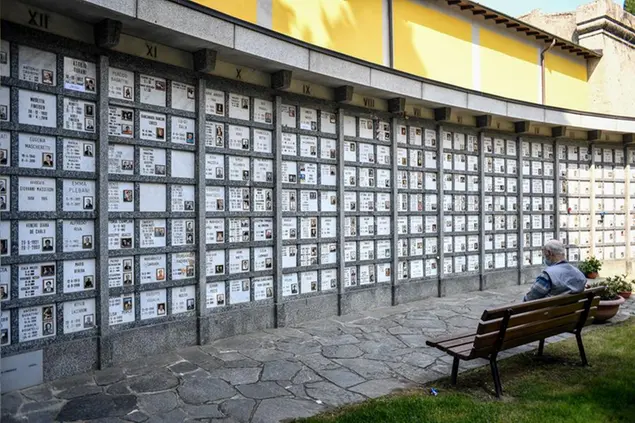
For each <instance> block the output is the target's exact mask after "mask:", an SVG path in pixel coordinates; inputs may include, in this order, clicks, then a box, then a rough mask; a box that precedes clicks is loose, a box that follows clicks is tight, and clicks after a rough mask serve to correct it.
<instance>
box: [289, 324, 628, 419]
mask: <svg viewBox="0 0 635 423" xmlns="http://www.w3.org/2000/svg"><path fill="white" fill-rule="evenodd" d="M583 340H584V345H585V350H586V353H587V358H588V360H589V364H590V366H589V367H582V366H580V364H579V363H580V359H579V355H578V349H577V346H576V343H575V338H573V339H569V340H567V341H564V342H559V343H557V344H551V345H546V346H545V352H544V357H543V358H542V359H541V358H537V357H534V356H533V354H532V353H528V354H522V355H518V356H515V357H512V358H510V359H507V360H503V361H501V362H500V364H499V368H500V372H501V379H502V382H503V391H504V392H503V398H502V399H501V400H497V399H496V397H495V396H494V394H493V383H492V378H491V373H490V371H489V366H486V367H485V368H480V369H476V370H474V371H471V372H468V373H464V374H459V378H458V384H457V388H456V389H453V388H452V387H451V386H450V385H449V378H448V379H444V380H441V381H436V382H433V383H430V384H428V385H426V387H424V388H423V389H422V390H416V391H409V392H401V393H397V394H394V395H392V396H389V397H384V398H381V399H377V400H371V401H367V402H365V403H363V404H359V405H355V406H351V407H347V408H343V409H341V410H337V411H335V412H333V413H330V414H325V415H321V416H317V417H313V418H310V419H306V420H302V421H303V422H305V423H335V422H337V423H362V422H363V423H368V422H382V423H390V422H409V423H410V422H421V423H423V422H461V423H466V422H475V423H476V422H488V423H489V422H505V423H507V422H510V423H519V422H536V423H546V422H558V423H564V422H580V423H595V422H630V423H633V422H635V318H631V319H630V320H628V321H626V322H623V323H621V324H619V325H616V326H611V327H606V328H597V327H595V328H594V330H592V331H588V332H586V333H585V334H584V336H583ZM430 386H434V387H435V388H437V390H438V392H439V395H438V396H436V397H434V396H431V395H430V394H429V393H428V392H429V387H430Z"/></svg>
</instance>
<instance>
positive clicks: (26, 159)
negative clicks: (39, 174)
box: [4, 134, 56, 170]
mask: <svg viewBox="0 0 635 423" xmlns="http://www.w3.org/2000/svg"><path fill="white" fill-rule="evenodd" d="M7 144H8V143H7ZM55 150H56V149H55V137H47V136H42V135H35V134H19V135H18V151H19V166H20V167H24V168H31V169H50V170H54V169H55V168H56V165H55V157H56V156H55ZM9 152H10V149H9V148H7V149H6V151H5V153H4V154H5V155H6V154H8V153H9ZM6 157H8V156H6Z"/></svg>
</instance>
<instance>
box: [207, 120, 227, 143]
mask: <svg viewBox="0 0 635 423" xmlns="http://www.w3.org/2000/svg"><path fill="white" fill-rule="evenodd" d="M205 146H206V147H216V148H225V125H224V124H222V123H214V122H205Z"/></svg>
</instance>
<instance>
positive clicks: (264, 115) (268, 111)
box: [254, 98, 273, 124]
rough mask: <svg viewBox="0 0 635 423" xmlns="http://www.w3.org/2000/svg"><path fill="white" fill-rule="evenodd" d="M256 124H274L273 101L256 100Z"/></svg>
mask: <svg viewBox="0 0 635 423" xmlns="http://www.w3.org/2000/svg"><path fill="white" fill-rule="evenodd" d="M254 122H258V123H266V124H271V123H273V103H272V102H271V101H269V100H262V99H260V98H254Z"/></svg>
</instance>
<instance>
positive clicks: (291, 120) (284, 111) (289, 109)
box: [280, 104, 296, 128]
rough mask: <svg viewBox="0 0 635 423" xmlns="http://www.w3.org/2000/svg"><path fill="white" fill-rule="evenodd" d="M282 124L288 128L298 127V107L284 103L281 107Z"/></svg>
mask: <svg viewBox="0 0 635 423" xmlns="http://www.w3.org/2000/svg"><path fill="white" fill-rule="evenodd" d="M280 113H281V115H282V119H281V120H282V122H281V123H282V126H283V127H285V126H286V127H288V128H295V127H296V107H295V106H291V105H288V104H283V105H282V107H281V112H280Z"/></svg>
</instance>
